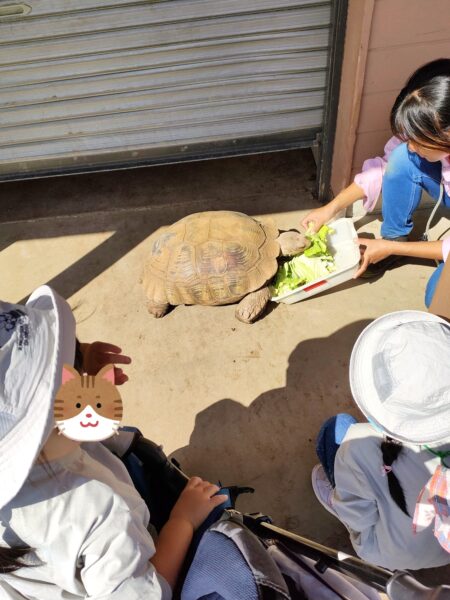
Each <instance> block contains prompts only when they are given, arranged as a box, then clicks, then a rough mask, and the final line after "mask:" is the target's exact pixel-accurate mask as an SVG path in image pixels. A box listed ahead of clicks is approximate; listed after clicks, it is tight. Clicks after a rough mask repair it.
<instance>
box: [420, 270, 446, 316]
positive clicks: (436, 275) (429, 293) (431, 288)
mask: <svg viewBox="0 0 450 600" xmlns="http://www.w3.org/2000/svg"><path fill="white" fill-rule="evenodd" d="M444 264H445V263H443V262H441V264H440V265H439V266H438V268H437V269H435V270H434V272H433V274H432V275H431V277H430V279H429V280H428V283H427V287H426V289H425V306H426V307H427V308H429V306H430V304H431V301H432V300H433V296H434V292H435V291H436V286H437V284H438V281H439V279H440V278H441V275H442V269H443V268H444Z"/></svg>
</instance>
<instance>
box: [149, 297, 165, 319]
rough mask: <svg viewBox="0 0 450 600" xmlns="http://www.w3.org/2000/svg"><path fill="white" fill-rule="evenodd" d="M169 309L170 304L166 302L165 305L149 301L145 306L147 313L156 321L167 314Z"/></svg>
mask: <svg viewBox="0 0 450 600" xmlns="http://www.w3.org/2000/svg"><path fill="white" fill-rule="evenodd" d="M169 308H170V304H169V303H167V302H166V303H162V302H161V303H159V304H158V303H157V302H154V301H152V300H149V301H148V304H147V310H148V312H149V313H150V314H151V315H153V316H154V317H156V318H157V319H159V318H160V317H163V316H164V315H165V314H166V313H167V311H168V310H169Z"/></svg>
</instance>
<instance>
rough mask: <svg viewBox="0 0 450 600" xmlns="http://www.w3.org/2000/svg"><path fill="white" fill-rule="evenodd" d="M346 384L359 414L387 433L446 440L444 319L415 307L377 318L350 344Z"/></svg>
mask: <svg viewBox="0 0 450 600" xmlns="http://www.w3.org/2000/svg"><path fill="white" fill-rule="evenodd" d="M350 386H351V389H352V394H353V397H354V399H355V401H356V403H357V405H358V406H359V408H360V409H361V411H362V412H363V413H364V415H365V416H366V417H367V418H368V419H369V421H371V422H372V423H373V425H375V426H376V427H378V428H380V429H382V430H383V431H384V432H385V433H386V434H387V435H389V436H390V437H392V438H395V439H397V440H399V441H402V442H411V443H416V444H435V443H442V442H446V441H449V440H450V325H449V323H447V321H444V320H443V319H441V318H440V317H437V316H435V315H433V314H430V313H426V312H421V311H415V310H405V311H399V312H394V313H390V314H387V315H384V316H383V317H380V318H379V319H376V320H375V321H373V323H371V324H370V325H368V327H366V328H365V329H364V331H363V332H362V333H361V335H360V336H359V338H358V339H357V341H356V343H355V345H354V347H353V351H352V355H351V358H350Z"/></svg>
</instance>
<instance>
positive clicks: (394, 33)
mask: <svg viewBox="0 0 450 600" xmlns="http://www.w3.org/2000/svg"><path fill="white" fill-rule="evenodd" d="M441 57H450V1H449V0H350V2H349V13H348V21H347V36H346V45H345V51H344V64H343V75H342V83H341V93H340V99H339V112H338V124H337V129H336V143H335V148H334V156H333V171H332V188H333V192H334V193H335V194H336V193H337V192H339V191H340V189H342V188H343V187H345V186H346V185H348V183H349V182H350V181H351V180H352V179H353V177H354V175H355V173H357V172H358V171H359V170H360V168H361V165H362V163H363V161H364V160H365V159H366V158H368V157H371V156H377V155H379V154H382V152H383V147H384V144H385V143H386V141H387V140H388V139H389V137H390V128H389V112H390V109H391V106H392V103H393V102H394V100H395V97H396V96H397V94H398V92H399V91H400V89H401V87H402V86H403V84H404V82H405V81H406V79H407V78H408V76H409V75H410V74H411V73H412V72H413V71H414V70H415V69H416V68H417V67H418V66H420V65H422V64H424V63H426V62H428V61H430V60H433V59H435V58H441ZM355 64H356V65H358V69H359V71H358V73H355V72H353V73H352V72H351V70H349V66H350V65H355ZM350 105H351V106H353V107H356V110H353V112H349V110H348V107H349V106H350ZM349 139H350V140H351V141H352V150H351V151H347V152H346V153H344V155H345V156H344V157H343V156H342V154H343V153H342V148H344V147H345V146H348V141H349Z"/></svg>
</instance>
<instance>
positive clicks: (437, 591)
mask: <svg viewBox="0 0 450 600" xmlns="http://www.w3.org/2000/svg"><path fill="white" fill-rule="evenodd" d="M386 592H387V595H388V597H389V598H390V599H391V600H450V586H448V585H441V586H439V587H437V588H428V587H425V586H424V585H422V584H421V583H419V582H418V581H416V580H415V579H414V578H413V577H411V575H409V573H405V572H403V571H397V572H396V573H394V574H393V576H392V577H391V579H390V580H389V581H388V583H387V585H386Z"/></svg>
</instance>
